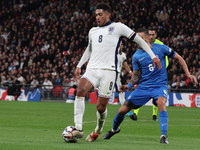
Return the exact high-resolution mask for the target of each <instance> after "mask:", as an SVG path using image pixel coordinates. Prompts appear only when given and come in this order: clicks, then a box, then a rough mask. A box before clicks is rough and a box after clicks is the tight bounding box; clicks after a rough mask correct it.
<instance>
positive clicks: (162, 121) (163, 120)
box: [159, 111, 168, 135]
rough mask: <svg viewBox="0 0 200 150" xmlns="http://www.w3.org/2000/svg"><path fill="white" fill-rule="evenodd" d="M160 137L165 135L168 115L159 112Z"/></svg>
mask: <svg viewBox="0 0 200 150" xmlns="http://www.w3.org/2000/svg"><path fill="white" fill-rule="evenodd" d="M159 121H160V129H161V135H167V129H168V115H167V111H161V112H160V116H159Z"/></svg>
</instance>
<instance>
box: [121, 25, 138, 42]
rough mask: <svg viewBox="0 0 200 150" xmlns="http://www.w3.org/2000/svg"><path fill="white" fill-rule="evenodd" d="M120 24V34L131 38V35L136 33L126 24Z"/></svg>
mask: <svg viewBox="0 0 200 150" xmlns="http://www.w3.org/2000/svg"><path fill="white" fill-rule="evenodd" d="M119 24H120V26H119V30H120V34H121V36H125V37H127V38H128V39H130V38H131V36H132V35H133V34H134V33H135V32H134V31H133V30H132V29H130V28H129V27H128V26H126V25H125V24H123V23H119Z"/></svg>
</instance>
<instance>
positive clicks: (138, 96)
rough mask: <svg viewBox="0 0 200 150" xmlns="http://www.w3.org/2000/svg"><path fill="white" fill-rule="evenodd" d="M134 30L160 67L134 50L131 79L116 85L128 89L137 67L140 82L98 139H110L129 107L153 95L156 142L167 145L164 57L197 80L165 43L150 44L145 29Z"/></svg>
mask: <svg viewBox="0 0 200 150" xmlns="http://www.w3.org/2000/svg"><path fill="white" fill-rule="evenodd" d="M136 32H137V33H138V35H139V36H140V37H141V38H143V40H144V41H145V42H146V43H147V44H148V45H149V46H150V47H151V49H152V51H153V52H154V54H155V55H156V56H157V57H158V58H159V59H160V61H161V64H162V69H160V70H159V69H158V68H157V67H155V66H154V65H153V64H152V62H151V58H150V57H149V56H148V54H147V53H146V52H145V51H143V50H142V49H138V50H137V51H136V52H135V54H134V55H133V58H132V60H133V76H132V79H131V80H130V83H128V84H127V85H122V86H121V87H120V90H121V91H126V90H128V89H129V88H131V87H132V86H133V85H134V84H135V83H137V82H138V81H139V77H140V74H139V71H140V70H141V72H142V75H141V76H142V78H141V80H140V84H139V86H138V87H137V88H136V89H135V91H133V92H132V93H131V94H130V96H129V97H128V98H127V99H126V101H125V102H124V104H123V105H122V106H121V108H120V109H119V111H118V112H117V114H116V116H115V118H114V120H113V128H112V129H111V130H110V131H108V132H107V133H106V134H105V135H104V136H103V138H102V139H110V138H111V137H112V136H113V135H114V134H116V133H119V132H120V128H119V125H120V124H121V122H122V121H123V120H124V115H125V114H126V113H127V112H129V111H130V110H131V109H137V108H139V107H141V106H142V105H144V104H146V103H147V102H148V101H149V100H150V99H151V98H153V103H154V104H155V105H156V106H158V110H159V121H160V129H161V137H160V142H161V143H165V144H168V143H169V142H168V141H167V129H168V114H167V110H166V106H165V103H166V101H167V95H168V88H167V70H166V61H165V56H168V57H171V58H175V59H178V61H179V63H180V64H181V65H182V66H183V69H184V71H185V73H186V75H187V77H189V78H190V79H191V80H192V81H194V83H195V84H196V83H197V80H196V78H195V77H194V76H192V75H190V73H189V71H188V67H187V65H186V63H185V61H184V60H183V58H182V57H181V56H180V55H179V54H177V53H176V52H175V51H173V50H172V49H171V48H169V47H168V46H166V45H160V44H155V43H152V44H150V43H149V33H148V30H147V29H144V28H140V29H138V30H137V31H136Z"/></svg>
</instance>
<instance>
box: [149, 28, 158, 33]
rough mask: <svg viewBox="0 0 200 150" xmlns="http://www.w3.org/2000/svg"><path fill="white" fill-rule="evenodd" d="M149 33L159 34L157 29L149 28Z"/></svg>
mask: <svg viewBox="0 0 200 150" xmlns="http://www.w3.org/2000/svg"><path fill="white" fill-rule="evenodd" d="M149 31H155V33H156V34H157V30H156V29H155V28H149Z"/></svg>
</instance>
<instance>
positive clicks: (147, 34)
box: [136, 28, 149, 36]
mask: <svg viewBox="0 0 200 150" xmlns="http://www.w3.org/2000/svg"><path fill="white" fill-rule="evenodd" d="M141 32H144V34H145V35H146V36H149V30H147V29H146V28H139V29H137V30H136V33H141Z"/></svg>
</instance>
